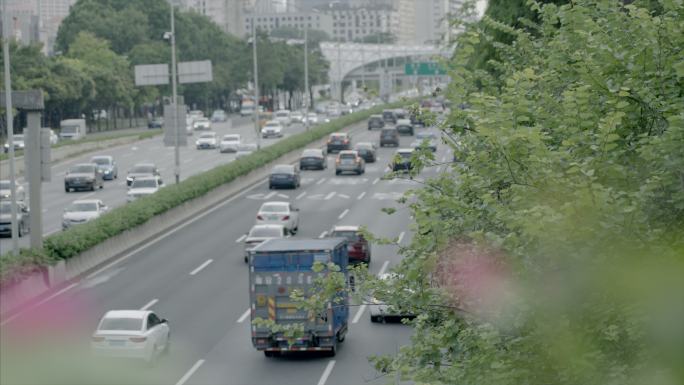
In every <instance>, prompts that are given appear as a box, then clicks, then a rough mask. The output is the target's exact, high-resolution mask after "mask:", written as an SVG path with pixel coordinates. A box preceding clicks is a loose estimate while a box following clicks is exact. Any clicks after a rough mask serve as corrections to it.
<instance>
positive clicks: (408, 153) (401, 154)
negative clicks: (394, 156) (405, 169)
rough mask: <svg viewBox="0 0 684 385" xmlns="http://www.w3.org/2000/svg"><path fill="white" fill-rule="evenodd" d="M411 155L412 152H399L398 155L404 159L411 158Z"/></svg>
mask: <svg viewBox="0 0 684 385" xmlns="http://www.w3.org/2000/svg"><path fill="white" fill-rule="evenodd" d="M411 155H413V153H411V152H400V153H399V156H401V157H402V158H404V159H411Z"/></svg>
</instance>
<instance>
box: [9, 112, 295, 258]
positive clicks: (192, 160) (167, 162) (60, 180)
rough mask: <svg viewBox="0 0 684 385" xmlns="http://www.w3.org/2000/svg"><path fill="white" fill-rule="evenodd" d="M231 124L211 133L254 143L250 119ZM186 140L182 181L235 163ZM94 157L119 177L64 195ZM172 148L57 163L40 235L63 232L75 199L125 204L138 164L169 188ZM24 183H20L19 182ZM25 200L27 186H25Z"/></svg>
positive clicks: (139, 148)
mask: <svg viewBox="0 0 684 385" xmlns="http://www.w3.org/2000/svg"><path fill="white" fill-rule="evenodd" d="M231 118H232V122H231V123H232V124H231V123H229V122H223V123H213V124H212V130H213V131H215V132H216V133H217V134H218V136H219V138H220V137H222V136H223V135H225V134H240V135H241V136H242V140H243V142H244V143H256V135H255V133H254V125H253V123H252V122H251V120H250V118H249V117H244V118H243V117H240V116H235V115H232V116H231ZM304 129H305V128H304V126H303V125H302V124H293V125H291V126H289V127H287V128H285V130H284V133H285V136H284V138H287V137H288V136H290V135H292V134H295V133H298V132H302V131H303V130H304ZM201 132H204V131H198V132H195V133H194V135H193V136H188V146H187V147H181V149H180V160H181V180H183V179H186V178H188V177H190V176H192V175H194V174H198V173H201V172H204V171H207V170H210V169H212V168H214V167H216V166H219V165H222V164H226V163H228V162H230V161H232V160H234V159H235V154H234V153H224V154H221V153H220V152H219V151H218V150H197V149H196V148H195V140H196V139H197V137H199V133H201ZM280 139H282V138H269V139H262V145H264V146H268V145H271V144H273V143H276V142H277V141H278V140H280ZM95 155H111V156H113V157H114V159H115V160H116V162H117V163H118V168H119V177H118V179H115V180H111V181H110V180H106V181H105V183H104V188H103V189H101V190H95V191H93V192H90V191H78V192H70V193H67V192H65V191H64V175H65V173H66V171H67V170H68V169H69V167H70V166H72V165H74V164H76V163H84V162H89V161H90V158H91V157H92V156H95ZM174 159H175V158H174V148H173V147H164V144H163V138H162V136H161V135H160V136H157V137H155V138H151V139H146V140H142V141H138V142H135V143H130V144H126V145H121V146H116V147H112V148H110V149H108V150H103V151H97V152H90V153H88V154H86V155H82V156H78V157H75V158H71V159H68V160H65V161H63V162H60V163H58V164H56V165H54V166H53V167H52V181H51V182H45V183H43V186H42V188H43V208H42V211H43V235H50V234H53V233H56V232H58V231H62V214H63V210H64V208H66V207H67V206H68V205H69V204H70V203H71V202H73V201H75V200H78V199H101V200H102V201H103V202H104V204H105V205H107V206H109V207H110V208H114V207H117V206H120V205H123V204H125V203H126V192H127V190H128V188H127V186H126V173H127V171H128V170H129V169H130V168H132V167H133V165H135V164H137V163H143V162H153V163H155V164H156V165H157V167H158V168H159V170H160V172H161V176H162V180H163V181H164V183H165V184H172V183H174V181H175V176H174V172H173V170H174ZM20 182H23V180H20ZM24 188H25V189H26V196H27V199H28V185H27V184H24ZM19 245H20V247H28V246H29V235H26V236H24V237H22V238H20V239H19ZM11 248H12V239H11V238H2V239H0V251H1V253H2V254H4V253H7V252H9V251H11Z"/></svg>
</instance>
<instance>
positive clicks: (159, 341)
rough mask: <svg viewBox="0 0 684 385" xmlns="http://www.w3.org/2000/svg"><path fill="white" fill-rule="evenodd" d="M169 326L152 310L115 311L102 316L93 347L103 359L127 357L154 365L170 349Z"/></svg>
mask: <svg viewBox="0 0 684 385" xmlns="http://www.w3.org/2000/svg"><path fill="white" fill-rule="evenodd" d="M169 337H170V329H169V323H168V321H166V320H165V319H163V318H159V317H158V316H157V315H156V314H155V313H154V312H152V311H149V310H112V311H108V312H107V314H105V315H104V317H102V320H100V323H99V324H98V326H97V330H96V331H95V333H93V336H92V337H91V342H90V348H91V351H92V352H93V354H94V355H96V356H102V357H126V358H136V359H142V360H144V361H145V362H148V363H150V364H152V363H154V362H155V360H156V359H157V357H159V355H160V354H162V353H167V352H168V351H169V348H170V346H171V341H170V338H169Z"/></svg>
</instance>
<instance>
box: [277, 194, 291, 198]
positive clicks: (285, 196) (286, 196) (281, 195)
mask: <svg viewBox="0 0 684 385" xmlns="http://www.w3.org/2000/svg"><path fill="white" fill-rule="evenodd" d="M278 198H283V199H290V196H289V195H285V194H278Z"/></svg>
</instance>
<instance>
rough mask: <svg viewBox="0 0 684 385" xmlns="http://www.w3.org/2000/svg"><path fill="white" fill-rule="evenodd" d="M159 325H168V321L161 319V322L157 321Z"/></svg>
mask: <svg viewBox="0 0 684 385" xmlns="http://www.w3.org/2000/svg"><path fill="white" fill-rule="evenodd" d="M159 323H160V324H168V323H169V321H168V320H167V319H166V318H162V319H161V321H159Z"/></svg>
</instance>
